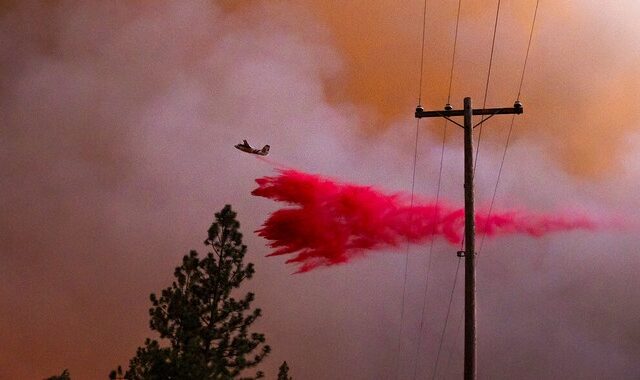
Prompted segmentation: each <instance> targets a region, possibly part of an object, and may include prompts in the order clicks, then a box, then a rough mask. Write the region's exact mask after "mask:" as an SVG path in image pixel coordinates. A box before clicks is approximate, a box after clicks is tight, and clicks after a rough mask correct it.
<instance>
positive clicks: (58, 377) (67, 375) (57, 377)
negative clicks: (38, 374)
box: [44, 369, 71, 380]
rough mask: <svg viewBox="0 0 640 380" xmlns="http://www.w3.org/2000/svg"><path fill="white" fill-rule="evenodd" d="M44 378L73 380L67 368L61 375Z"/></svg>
mask: <svg viewBox="0 0 640 380" xmlns="http://www.w3.org/2000/svg"><path fill="white" fill-rule="evenodd" d="M44 380H71V375H69V370H68V369H65V370H64V371H62V373H61V374H60V375H58V376H51V377H47V378H46V379H44Z"/></svg>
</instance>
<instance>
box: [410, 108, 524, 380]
mask: <svg viewBox="0 0 640 380" xmlns="http://www.w3.org/2000/svg"><path fill="white" fill-rule="evenodd" d="M523 111H524V109H523V107H522V103H520V101H516V102H515V103H514V105H513V108H482V109H473V107H472V105H471V98H469V97H467V98H464V109H462V110H454V109H453V108H452V107H451V105H450V104H447V105H446V106H445V107H444V110H443V111H425V110H424V109H423V108H422V106H420V105H418V106H417V107H416V113H415V116H416V118H418V119H420V118H423V117H443V118H445V119H447V120H449V121H451V122H452V123H454V124H456V125H458V126H460V127H462V128H463V129H464V244H465V247H464V251H461V252H458V256H459V257H464V259H465V260H464V264H465V265H464V379H465V380H475V379H476V374H477V367H476V336H477V335H476V280H475V278H476V268H475V260H476V252H475V244H476V237H475V234H476V232H475V210H474V205H473V201H474V185H473V129H474V128H475V127H477V126H478V125H480V124H482V123H483V122H485V121H487V120H488V119H490V118H491V117H493V116H495V115H508V114H521V113H523ZM473 115H483V116H488V117H485V118H483V119H482V120H481V121H480V122H479V123H478V124H476V125H474V124H473ZM456 116H464V122H463V124H460V123H458V122H456V121H455V120H452V119H451V118H452V117H456Z"/></svg>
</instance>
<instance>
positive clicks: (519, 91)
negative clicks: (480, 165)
mask: <svg viewBox="0 0 640 380" xmlns="http://www.w3.org/2000/svg"><path fill="white" fill-rule="evenodd" d="M539 4H540V0H536V5H535V9H534V11H533V20H532V22H531V30H530V32H529V42H528V43H527V52H526V54H525V58H524V64H523V67H522V75H521V77H520V84H519V86H518V95H517V96H516V100H520V95H521V94H522V85H523V83H524V76H525V72H526V69H527V62H528V60H529V53H530V51H531V43H532V41H533V31H534V27H535V24H536V19H537V15H538V6H539ZM515 116H516V115H515V114H514V115H512V117H511V123H510V125H509V132H508V134H507V139H506V142H505V146H504V150H503V152H502V160H501V162H500V168H499V170H498V177H497V180H496V185H495V187H494V189H493V195H492V197H491V204H490V206H489V212H488V214H487V215H488V216H489V217H490V216H491V213H492V211H493V205H494V203H495V199H496V194H497V192H498V186H499V184H500V178H501V175H502V169H503V167H504V162H505V160H506V155H507V150H508V148H509V142H510V140H511V135H512V132H513V125H514V123H515ZM485 237H486V233H484V234H483V235H482V238H481V240H480V245H479V248H478V253H480V252H481V251H482V246H483V244H484V239H485ZM463 317H464V313H463V314H462V315H461V317H460V320H459V322H458V327H457V328H456V334H455V337H454V343H453V345H452V346H451V351H450V352H449V357H448V359H447V365H446V367H445V373H448V372H449V364H450V363H451V359H452V357H453V352H454V350H455V342H456V341H457V340H458V336H459V335H460V331H461V327H462V323H463V321H464V318H463Z"/></svg>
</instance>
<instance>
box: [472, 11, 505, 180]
mask: <svg viewBox="0 0 640 380" xmlns="http://www.w3.org/2000/svg"><path fill="white" fill-rule="evenodd" d="M499 16H500V0H498V6H497V8H496V19H495V22H494V25H493V38H492V40H491V54H490V55H489V69H488V70H487V80H486V82H485V85H484V99H483V101H482V108H486V106H487V95H488V94H489V82H490V80H491V67H492V65H493V52H494V51H495V46H496V34H497V32H498V18H499ZM484 120H485V115H482V119H480V130H479V131H478V143H477V144H476V157H475V158H474V159H473V174H474V175H475V174H476V166H477V165H478V154H479V153H480V141H481V140H482V124H483V123H484Z"/></svg>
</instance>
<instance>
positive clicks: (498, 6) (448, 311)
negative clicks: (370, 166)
mask: <svg viewBox="0 0 640 380" xmlns="http://www.w3.org/2000/svg"><path fill="white" fill-rule="evenodd" d="M500 3H501V1H500V0H498V5H497V7H496V17H495V21H494V26H493V37H492V40H491V53H490V55H489V68H488V70H487V79H486V82H485V88H484V99H483V102H482V108H485V107H486V104H487V95H488V93H489V83H490V80H491V67H492V65H493V53H494V51H495V44H496V34H497V30H498V19H499V15H500ZM459 6H460V5H458V7H459ZM456 30H457V27H456ZM456 34H457V32H456ZM483 122H484V116H483V117H482V120H481V122H480V131H479V133H478V143H477V146H476V156H475V159H474V163H473V172H474V175H475V171H476V165H477V163H478V152H479V150H480V140H481V137H482V123H483ZM463 248H464V238H463V239H462V242H461V244H460V250H463ZM461 262H462V259H461V258H458V263H457V265H456V274H455V276H456V277H455V278H454V281H453V286H452V288H451V293H450V297H449V305H448V307H447V314H446V317H445V322H444V326H443V328H442V333H441V335H440V342H439V344H438V352H437V354H436V363H435V365H434V370H433V376H432V379H435V378H436V375H437V370H438V363H439V361H440V353H441V352H442V347H443V343H444V336H445V332H446V329H447V326H448V324H449V315H450V313H451V306H452V303H453V294H454V292H455V290H456V285H457V283H458V271H459V269H460V263H461Z"/></svg>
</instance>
